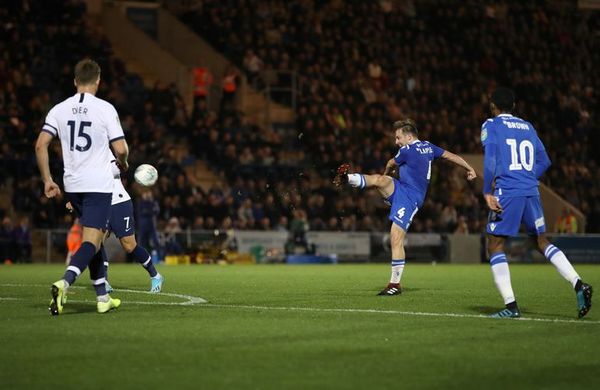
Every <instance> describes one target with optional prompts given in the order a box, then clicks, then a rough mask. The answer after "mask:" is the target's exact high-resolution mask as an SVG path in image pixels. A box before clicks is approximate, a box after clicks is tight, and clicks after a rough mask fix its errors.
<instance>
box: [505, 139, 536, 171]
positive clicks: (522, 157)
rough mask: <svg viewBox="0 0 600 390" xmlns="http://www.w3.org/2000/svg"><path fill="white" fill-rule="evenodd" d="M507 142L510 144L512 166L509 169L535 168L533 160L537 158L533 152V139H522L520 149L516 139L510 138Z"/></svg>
mask: <svg viewBox="0 0 600 390" xmlns="http://www.w3.org/2000/svg"><path fill="white" fill-rule="evenodd" d="M506 143H507V144H508V146H510V166H509V167H508V169H510V170H511V171H520V170H521V169H525V170H526V171H531V170H532V169H533V162H534V159H535V156H534V153H533V150H534V149H533V144H532V143H531V141H529V140H524V141H521V143H520V144H519V147H518V150H517V140H516V139H514V138H508V139H507V140H506Z"/></svg>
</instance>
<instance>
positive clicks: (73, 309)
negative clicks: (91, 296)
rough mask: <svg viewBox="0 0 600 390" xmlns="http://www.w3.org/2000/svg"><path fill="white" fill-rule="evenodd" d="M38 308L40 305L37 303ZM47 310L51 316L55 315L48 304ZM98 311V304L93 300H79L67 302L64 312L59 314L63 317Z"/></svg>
mask: <svg viewBox="0 0 600 390" xmlns="http://www.w3.org/2000/svg"><path fill="white" fill-rule="evenodd" d="M35 307H36V308H38V307H39V305H35ZM46 311H47V312H48V315H49V316H50V317H54V316H52V315H50V314H49V313H50V312H49V311H48V306H46ZM95 312H96V304H95V303H93V302H90V303H84V302H82V303H79V302H73V303H70V302H67V304H66V305H65V307H64V309H63V312H62V313H60V314H59V315H58V316H59V317H62V316H69V315H73V314H89V313H95Z"/></svg>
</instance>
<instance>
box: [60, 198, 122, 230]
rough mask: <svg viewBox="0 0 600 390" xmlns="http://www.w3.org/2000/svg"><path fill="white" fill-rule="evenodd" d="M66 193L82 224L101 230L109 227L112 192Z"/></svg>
mask: <svg viewBox="0 0 600 390" xmlns="http://www.w3.org/2000/svg"><path fill="white" fill-rule="evenodd" d="M65 195H66V197H67V200H68V201H69V202H71V205H72V206H73V211H74V213H75V215H77V216H78V217H79V221H80V223H81V226H85V227H91V228H96V229H101V230H107V229H108V219H109V217H110V204H111V202H112V194H111V193H102V192H65Z"/></svg>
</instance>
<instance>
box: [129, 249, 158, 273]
mask: <svg viewBox="0 0 600 390" xmlns="http://www.w3.org/2000/svg"><path fill="white" fill-rule="evenodd" d="M131 255H132V256H133V258H134V259H135V261H137V262H138V263H140V264H141V265H142V267H144V268H146V271H148V274H150V277H151V278H153V277H155V276H156V275H157V274H158V271H156V268H154V264H152V257H151V256H150V254H149V253H148V251H147V250H145V249H144V248H143V247H141V246H139V245H136V247H135V249H134V250H133V251H132V252H131Z"/></svg>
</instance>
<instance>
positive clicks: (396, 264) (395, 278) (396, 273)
mask: <svg viewBox="0 0 600 390" xmlns="http://www.w3.org/2000/svg"><path fill="white" fill-rule="evenodd" d="M404 263H405V261H404V260H392V277H391V279H390V283H394V284H397V283H400V279H401V278H402V272H403V271H404Z"/></svg>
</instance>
